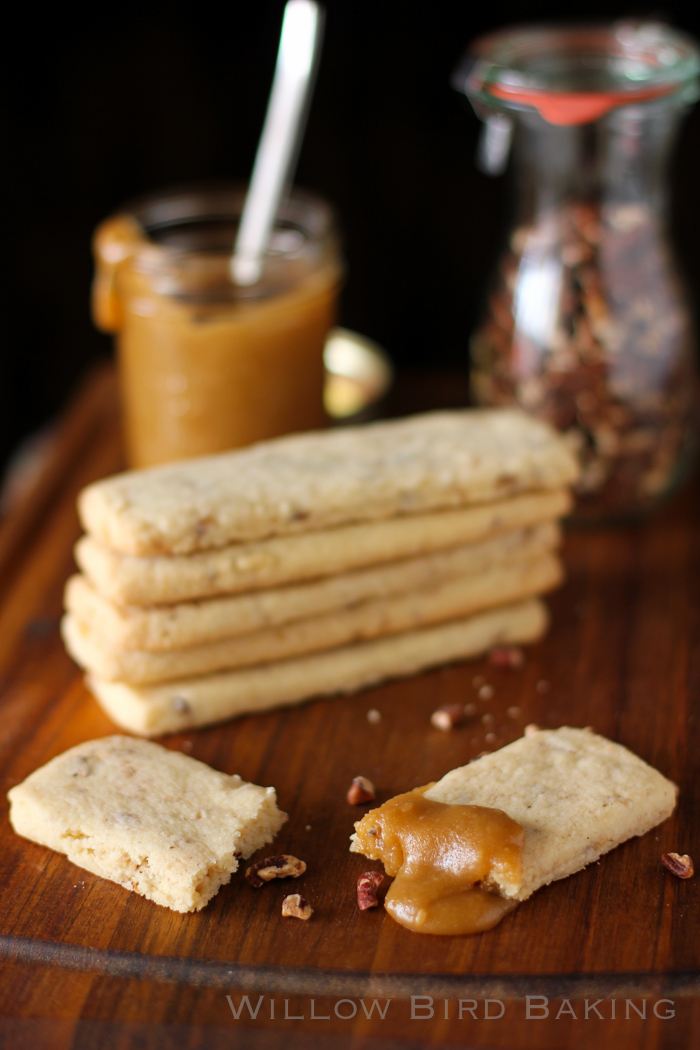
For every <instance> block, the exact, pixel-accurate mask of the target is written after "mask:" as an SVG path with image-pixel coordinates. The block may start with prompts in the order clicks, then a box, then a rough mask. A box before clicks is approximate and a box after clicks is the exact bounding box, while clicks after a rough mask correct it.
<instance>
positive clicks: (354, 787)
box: [348, 777, 377, 806]
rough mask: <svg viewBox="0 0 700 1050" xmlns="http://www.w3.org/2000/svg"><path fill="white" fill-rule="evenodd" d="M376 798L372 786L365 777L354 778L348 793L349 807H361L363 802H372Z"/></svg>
mask: <svg viewBox="0 0 700 1050" xmlns="http://www.w3.org/2000/svg"><path fill="white" fill-rule="evenodd" d="M376 797H377V795H376V792H375V790H374V784H373V783H372V781H371V780H368V779H367V777H355V779H354V780H353V782H352V784H351V785H350V790H349V791H348V802H349V803H350V805H351V806H361V805H362V804H363V802H373V801H374V799H375V798H376Z"/></svg>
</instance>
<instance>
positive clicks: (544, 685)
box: [535, 678, 551, 694]
mask: <svg viewBox="0 0 700 1050" xmlns="http://www.w3.org/2000/svg"><path fill="white" fill-rule="evenodd" d="M535 689H536V690H537V692H538V693H542V694H544V693H548V692H549V690H550V689H551V686H550V684H549V682H548V681H547V679H546V678H540V680H539V682H538V683H537V685H536V686H535Z"/></svg>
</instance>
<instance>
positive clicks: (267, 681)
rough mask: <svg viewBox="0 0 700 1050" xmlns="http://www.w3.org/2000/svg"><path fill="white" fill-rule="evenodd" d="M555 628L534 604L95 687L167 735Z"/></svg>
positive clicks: (131, 721)
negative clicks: (249, 664)
mask: <svg viewBox="0 0 700 1050" xmlns="http://www.w3.org/2000/svg"><path fill="white" fill-rule="evenodd" d="M547 624H548V615H547V610H546V608H545V606H544V604H543V603H542V602H541V601H539V600H538V599H536V598H532V599H529V600H528V601H525V602H520V603H519V604H517V605H510V606H505V607H502V608H498V609H490V610H488V611H487V612H483V613H477V614H476V615H475V616H472V617H469V618H468V619H465V620H457V621H451V622H450V623H446V624H440V625H439V626H437V627H426V628H423V629H422V630H418V631H404V632H403V633H402V634H399V635H391V636H389V637H387V638H381V639H379V640H375V641H370V642H359V643H357V644H356V645H349V646H345V647H344V648H341V649H333V650H331V651H330V652H324V653H316V654H314V655H312V656H302V657H298V658H297V659H295V660H279V661H276V662H275V663H270V664H263V665H261V666H259V667H253V668H248V669H242V670H237V671H226V672H222V673H220V674H212V675H204V676H202V677H200V678H189V679H183V680H181V681H177V682H169V683H167V684H165V685H155V686H142V687H138V686H130V685H126V684H125V683H123V682H105V681H103V680H102V679H100V678H97V677H95V676H94V675H93V676H90V677H89V678H88V680H87V684H88V687H89V689H90V690H91V692H92V693H93V694H94V696H95V697H96V698H97V700H98V701H99V703H100V705H101V706H102V707H103V709H104V710H105V711H106V713H107V714H108V715H109V717H110V718H111V719H112V721H114V722H115V723H116V724H117V725H119V726H121V727H122V728H123V729H128V730H129V731H130V732H132V733H138V734H140V735H142V736H159V735H160V734H161V733H176V732H179V731H180V730H183V729H190V728H192V727H193V726H201V725H207V724H209V723H211V722H221V721H224V720H225V719H228V718H234V717H235V716H237V715H243V714H252V713H256V712H259V711H265V710H268V709H269V708H272V707H279V706H285V705H288V704H297V703H300V702H301V701H302V700H310V699H311V698H312V697H314V696H328V695H333V694H338V693H353V692H356V691H357V690H359V689H363V688H364V687H365V686H369V685H374V684H376V683H377V682H381V681H383V680H384V679H386V678H396V677H402V676H404V675H411V674H416V673H417V672H418V671H422V670H425V669H426V668H428V667H435V666H437V665H438V664H442V663H447V662H449V661H450V660H463V659H466V658H467V657H470V656H477V655H478V654H480V653H484V652H486V651H487V650H489V649H490V648H492V646H494V645H501V644H510V643H513V644H517V643H527V642H534V641H537V639H539V638H541V637H542V635H543V634H544V632H545V630H546V629H547Z"/></svg>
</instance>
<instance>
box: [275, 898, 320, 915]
mask: <svg viewBox="0 0 700 1050" xmlns="http://www.w3.org/2000/svg"><path fill="white" fill-rule="evenodd" d="M313 913H314V910H313V908H312V907H311V905H310V904H309V902H308V901H306V900H304V898H303V897H302V895H301V894H300V893H290V894H289V896H288V897H285V898H284V900H283V901H282V914H283V915H284V916H285V918H292V919H310V918H311V916H312V915H313Z"/></svg>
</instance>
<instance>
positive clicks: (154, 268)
mask: <svg viewBox="0 0 700 1050" xmlns="http://www.w3.org/2000/svg"><path fill="white" fill-rule="evenodd" d="M246 191H247V187H246V185H245V184H244V183H233V182H205V183H195V184H188V185H184V186H176V187H173V188H171V189H165V190H159V191H157V192H155V193H152V194H149V195H147V196H142V197H139V198H136V199H133V200H131V201H128V202H127V203H126V204H124V205H123V206H122V207H121V208H120V209H119V210H118V212H116V213H114V214H112V215H111V216H110V217H109V218H107V219H105V220H104V221H103V222H102V223H101V224H100V225H99V226H98V228H97V230H96V232H95V236H94V239H93V250H94V254H95V257H96V259H98V260H99V262H100V263H101V264H102V265H103V266H105V267H106V268H107V269H108V270H110V272H111V271H114V272H116V268H117V267H121V266H122V265H124V266H127V265H128V268H129V269H131V270H134V271H138V272H140V273H142V274H146V275H149V277H150V278H152V279H154V280H157V281H158V290H159V291H160V292H161V293H162V294H167V295H171V296H173V295H174V296H177V297H179V298H183V297H187V296H188V295H189V294H190V293H189V292H188V290H187V288H188V286H189V285H193V286H196V288H197V291H196V293H193V294H194V296H195V298H198V299H202V300H204V299H207V301H209V299H211V300H212V301H214V300H216V301H219V300H222V301H224V300H225V301H228V300H229V299H236V300H241V301H244V300H250V301H255V300H257V299H264V298H268V297H270V296H272V295H278V294H280V292H281V291H282V290H285V289H291V288H292V287H294V286H295V285H296V283H298V281H299V280H300V279H301V277H300V276H299V275H300V273H301V270H300V267H302V268H303V269H304V272H305V273H306V272H312V271H315V270H320V269H322V268H323V267H325V266H326V265H327V264H328V259H329V258H336V257H337V252H338V250H339V244H338V234H337V224H336V220H335V213H334V211H333V209H332V207H331V205H329V204H328V203H327V202H326V201H325V200H323V198H321V197H319V196H317V195H316V194H314V193H309V192H308V191H306V190H301V189H298V188H297V187H293V188H292V190H291V191H290V193H289V196H288V197H287V200H286V201H285V202H284V203H283V204H282V205H281V206H280V208H279V210H278V214H277V218H276V220H275V224H274V228H273V232H272V238H271V241H270V244H269V245H268V248H267V249H266V251H265V255H264V259H265V265H264V268H263V275H262V277H261V280H260V281H258V282H256V284H254V285H250V286H248V285H243V286H239V285H237V284H235V282H233V280H232V279H231V277H230V259H231V255H232V252H233V247H234V243H235V238H236V233H237V229H238V222H239V220H240V217H241V213H242V210H243V205H244V203H245V197H246ZM336 265H337V266H340V263H336ZM200 286H201V287H200ZM205 287H206V291H202V288H205Z"/></svg>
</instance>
